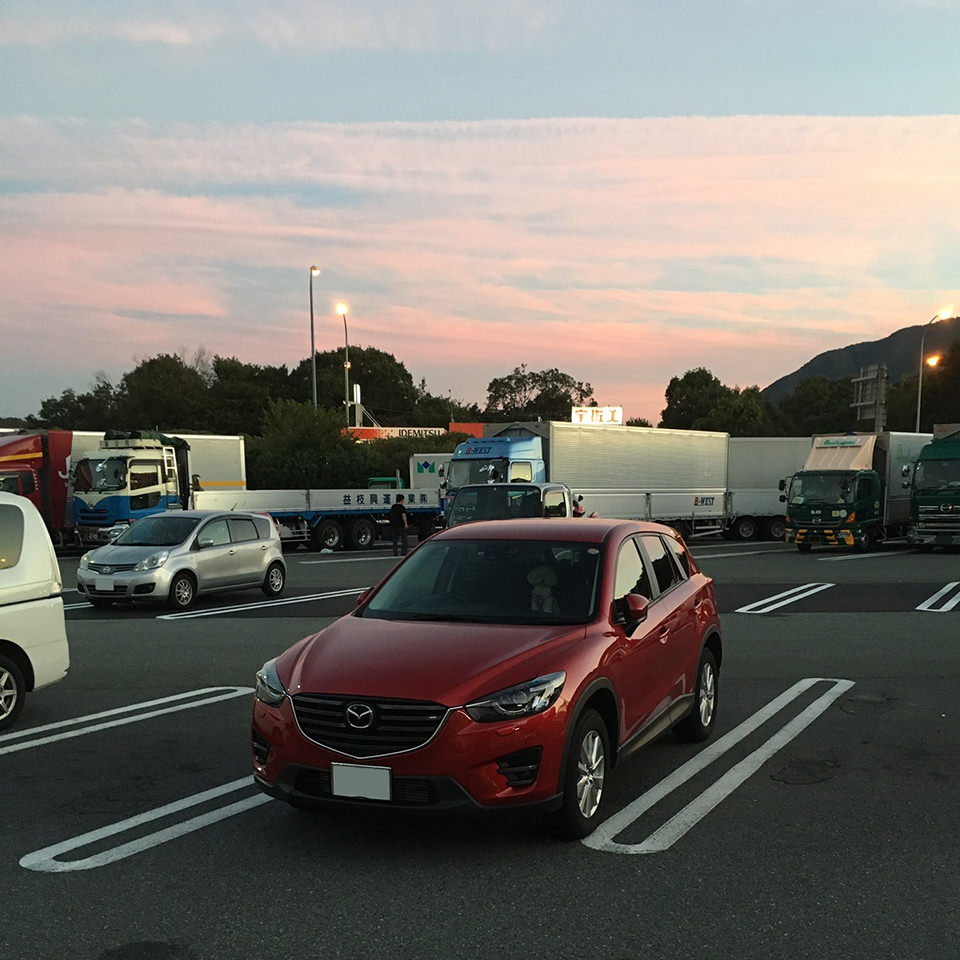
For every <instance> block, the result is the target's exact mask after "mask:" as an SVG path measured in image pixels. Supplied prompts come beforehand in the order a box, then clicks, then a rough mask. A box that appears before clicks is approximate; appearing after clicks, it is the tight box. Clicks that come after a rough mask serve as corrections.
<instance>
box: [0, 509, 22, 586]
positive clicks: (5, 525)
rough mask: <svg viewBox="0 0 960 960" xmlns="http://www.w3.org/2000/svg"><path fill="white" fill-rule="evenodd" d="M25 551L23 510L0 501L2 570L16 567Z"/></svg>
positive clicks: (0, 559) (0, 560)
mask: <svg viewBox="0 0 960 960" xmlns="http://www.w3.org/2000/svg"><path fill="white" fill-rule="evenodd" d="M22 551H23V511H22V510H19V509H18V508H17V507H14V506H12V505H11V504H9V503H0V570H6V569H7V568H8V567H15V566H16V565H17V564H18V563H19V562H20V554H21V552H22Z"/></svg>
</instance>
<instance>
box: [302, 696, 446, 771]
mask: <svg viewBox="0 0 960 960" xmlns="http://www.w3.org/2000/svg"><path fill="white" fill-rule="evenodd" d="M352 704H362V705H364V706H367V707H370V708H372V710H373V719H372V722H371V723H370V725H369V726H368V727H366V728H365V729H357V728H356V727H353V726H350V725H349V724H348V723H347V707H349V706H351V705H352ZM293 709H294V713H295V714H296V717H297V723H298V724H299V725H300V729H301V730H302V731H303V733H304V735H305V736H307V737H309V738H310V739H311V740H314V741H316V742H317V743H319V744H320V745H321V746H324V747H328V748H329V749H331V750H336V751H337V752H338V753H342V754H345V755H346V756H348V757H382V756H387V755H389V754H391V753H403V752H404V751H407V750H416V749H417V747H422V746H423V745H424V744H425V743H426V742H427V741H428V740H430V738H431V737H433V735H434V734H435V733H436V732H437V730H439V729H440V724H441V723H443V718H444V717H445V716H446V713H447V708H446V707H444V706H441V705H440V704H439V703H430V702H427V701H423V700H368V699H364V698H363V697H338V696H328V695H326V694H320V693H298V694H297V695H296V696H294V697H293Z"/></svg>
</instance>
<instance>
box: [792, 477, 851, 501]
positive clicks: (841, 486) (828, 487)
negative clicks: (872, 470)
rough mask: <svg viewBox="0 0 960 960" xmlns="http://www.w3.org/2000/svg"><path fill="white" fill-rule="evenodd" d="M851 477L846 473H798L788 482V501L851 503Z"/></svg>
mask: <svg viewBox="0 0 960 960" xmlns="http://www.w3.org/2000/svg"><path fill="white" fill-rule="evenodd" d="M854 489H855V488H854V482H853V477H852V476H848V475H846V474H834V475H830V474H810V475H807V476H803V475H798V476H796V477H794V478H793V480H792V481H791V482H790V497H789V502H790V503H791V504H794V505H799V504H803V503H853V495H854Z"/></svg>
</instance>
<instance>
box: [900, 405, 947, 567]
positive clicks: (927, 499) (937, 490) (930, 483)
mask: <svg viewBox="0 0 960 960" xmlns="http://www.w3.org/2000/svg"><path fill="white" fill-rule="evenodd" d="M904 486H909V487H910V526H909V528H908V530H907V539H908V540H909V541H910V542H911V543H915V544H916V545H917V547H918V549H919V550H920V551H921V552H922V553H928V552H929V551H930V550H932V549H933V548H934V546H945V547H946V546H950V545H951V544H954V543H960V423H937V424H934V427H933V439H932V440H931V442H930V443H928V444H926V445H925V446H924V448H923V449H922V450H921V451H920V454H919V456H918V457H917V461H916V463H915V464H914V465H912V469H907V470H904Z"/></svg>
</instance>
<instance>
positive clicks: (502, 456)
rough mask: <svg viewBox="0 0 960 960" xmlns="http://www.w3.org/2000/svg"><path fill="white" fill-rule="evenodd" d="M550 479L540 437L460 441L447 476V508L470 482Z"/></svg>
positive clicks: (445, 507)
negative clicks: (457, 493) (459, 491)
mask: <svg viewBox="0 0 960 960" xmlns="http://www.w3.org/2000/svg"><path fill="white" fill-rule="evenodd" d="M546 479H547V471H546V464H545V463H544V459H543V441H542V439H541V438H540V437H531V436H526V437H517V436H507V437H486V438H484V439H477V440H465V441H464V442H463V443H460V444H457V447H456V449H455V450H454V451H453V456H452V457H451V458H450V466H449V467H448V469H447V471H446V477H445V478H444V484H445V490H444V510H449V508H450V505H451V504H452V503H453V498H454V496H455V495H456V492H457V491H458V490H459V489H460V488H461V487H463V486H466V485H467V484H468V483H517V482H520V483H543V482H544V481H545V480H546Z"/></svg>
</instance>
